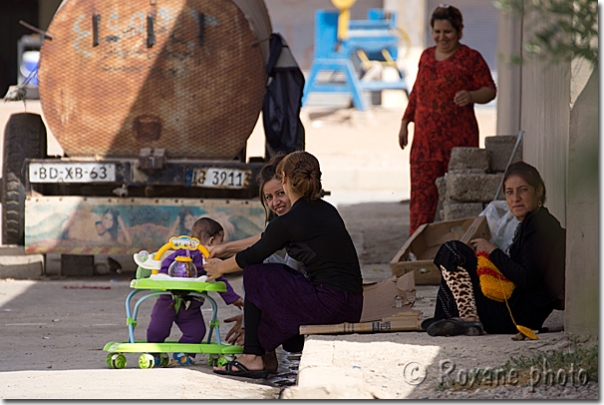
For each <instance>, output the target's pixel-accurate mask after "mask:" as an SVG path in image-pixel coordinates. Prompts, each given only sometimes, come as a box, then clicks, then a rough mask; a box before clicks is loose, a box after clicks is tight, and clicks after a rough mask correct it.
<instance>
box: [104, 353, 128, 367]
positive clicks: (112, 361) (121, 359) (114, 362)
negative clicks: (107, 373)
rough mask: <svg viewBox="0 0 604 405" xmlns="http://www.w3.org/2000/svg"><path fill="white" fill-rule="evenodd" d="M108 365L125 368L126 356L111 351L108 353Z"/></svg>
mask: <svg viewBox="0 0 604 405" xmlns="http://www.w3.org/2000/svg"><path fill="white" fill-rule="evenodd" d="M107 365H108V366H109V368H118V369H119V368H125V367H126V356H124V355H123V354H120V353H109V354H108V355H107Z"/></svg>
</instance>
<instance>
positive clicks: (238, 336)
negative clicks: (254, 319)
mask: <svg viewBox="0 0 604 405" xmlns="http://www.w3.org/2000/svg"><path fill="white" fill-rule="evenodd" d="M224 322H226V323H229V322H235V325H233V326H232V327H231V330H229V331H228V332H227V334H226V337H225V340H226V341H227V342H228V343H229V344H232V345H238V346H243V340H244V337H245V329H244V328H242V327H241V324H242V322H243V315H235V316H232V317H230V318H227V319H225V320H224Z"/></svg>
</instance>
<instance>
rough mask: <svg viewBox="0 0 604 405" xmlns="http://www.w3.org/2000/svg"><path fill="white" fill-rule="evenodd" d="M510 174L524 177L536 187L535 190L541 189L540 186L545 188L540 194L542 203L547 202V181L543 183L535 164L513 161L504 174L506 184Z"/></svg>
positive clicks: (542, 188)
mask: <svg viewBox="0 0 604 405" xmlns="http://www.w3.org/2000/svg"><path fill="white" fill-rule="evenodd" d="M510 176H519V177H522V178H523V179H524V181H526V182H527V183H528V184H529V185H530V186H531V187H533V188H534V189H535V192H537V190H539V187H541V190H543V192H542V193H541V195H540V196H539V202H540V203H541V205H543V204H544V203H545V183H543V179H542V178H541V175H540V174H539V171H537V169H536V168H535V167H534V166H531V165H529V164H528V163H526V162H523V161H519V162H516V163H512V164H511V165H509V166H508V168H507V170H506V171H505V173H504V174H503V184H504V185H505V182H506V181H507V179H508V178H509V177H510Z"/></svg>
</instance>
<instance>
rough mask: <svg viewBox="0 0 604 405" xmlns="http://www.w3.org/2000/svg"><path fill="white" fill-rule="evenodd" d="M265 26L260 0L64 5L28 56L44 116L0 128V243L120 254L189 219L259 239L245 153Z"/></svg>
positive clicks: (80, 0)
mask: <svg viewBox="0 0 604 405" xmlns="http://www.w3.org/2000/svg"><path fill="white" fill-rule="evenodd" d="M271 31H272V29H271V23H270V19H269V16H268V12H267V10H266V7H265V5H264V2H263V1H262V0H128V1H123V0H64V1H63V3H62V4H61V5H60V7H59V8H58V10H57V12H56V14H55V15H54V17H53V20H52V22H51V23H50V26H49V27H48V30H47V33H48V37H47V39H45V41H44V43H43V45H42V47H41V50H40V63H39V69H38V81H39V94H40V104H41V108H42V114H43V116H44V120H42V118H41V117H40V116H39V115H37V114H31V113H19V114H13V115H12V116H11V117H10V119H9V121H8V123H7V125H6V129H5V134H4V160H3V182H2V183H3V185H2V208H3V209H2V238H3V243H4V244H16V245H24V246H25V252H26V253H59V254H65V255H97V254H100V255H103V254H107V255H109V254H112V255H130V254H132V253H135V252H138V251H140V250H141V249H146V250H148V251H150V252H151V251H155V250H157V249H158V248H159V247H161V246H162V245H164V244H165V243H166V242H167V240H169V238H170V237H171V236H177V235H182V234H188V233H189V232H190V227H191V224H192V222H193V221H194V219H195V218H199V217H201V216H210V217H212V218H215V219H217V220H218V222H220V223H221V225H222V226H223V228H224V229H225V240H234V239H240V238H244V237H247V236H250V235H253V234H257V233H258V232H261V230H262V229H263V228H264V222H265V213H264V210H263V208H262V206H261V204H260V202H259V200H258V198H257V197H258V185H257V183H256V180H255V178H256V175H257V173H258V171H259V169H260V167H261V165H262V159H256V161H250V162H246V161H245V147H246V142H247V139H248V138H249V136H250V134H251V133H252V131H253V129H254V127H255V125H256V122H257V120H258V117H259V113H260V111H261V109H262V103H263V97H264V93H265V86H266V73H265V63H266V61H267V59H268V53H269V47H268V41H267V40H266V39H267V38H268V37H269V36H270V34H271ZM45 122H46V124H47V125H48V129H49V130H50V131H51V132H52V134H53V135H54V137H55V138H56V139H57V141H58V143H59V145H60V146H61V148H62V150H63V151H64V153H63V155H62V156H48V155H47V133H46V126H45ZM258 160H259V161H258Z"/></svg>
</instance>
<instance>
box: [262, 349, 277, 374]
mask: <svg viewBox="0 0 604 405" xmlns="http://www.w3.org/2000/svg"><path fill="white" fill-rule="evenodd" d="M262 361H263V362H264V369H265V370H268V371H277V368H278V367H279V362H278V361H277V353H275V351H274V350H273V351H272V352H268V353H266V354H265V355H264V356H262Z"/></svg>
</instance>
